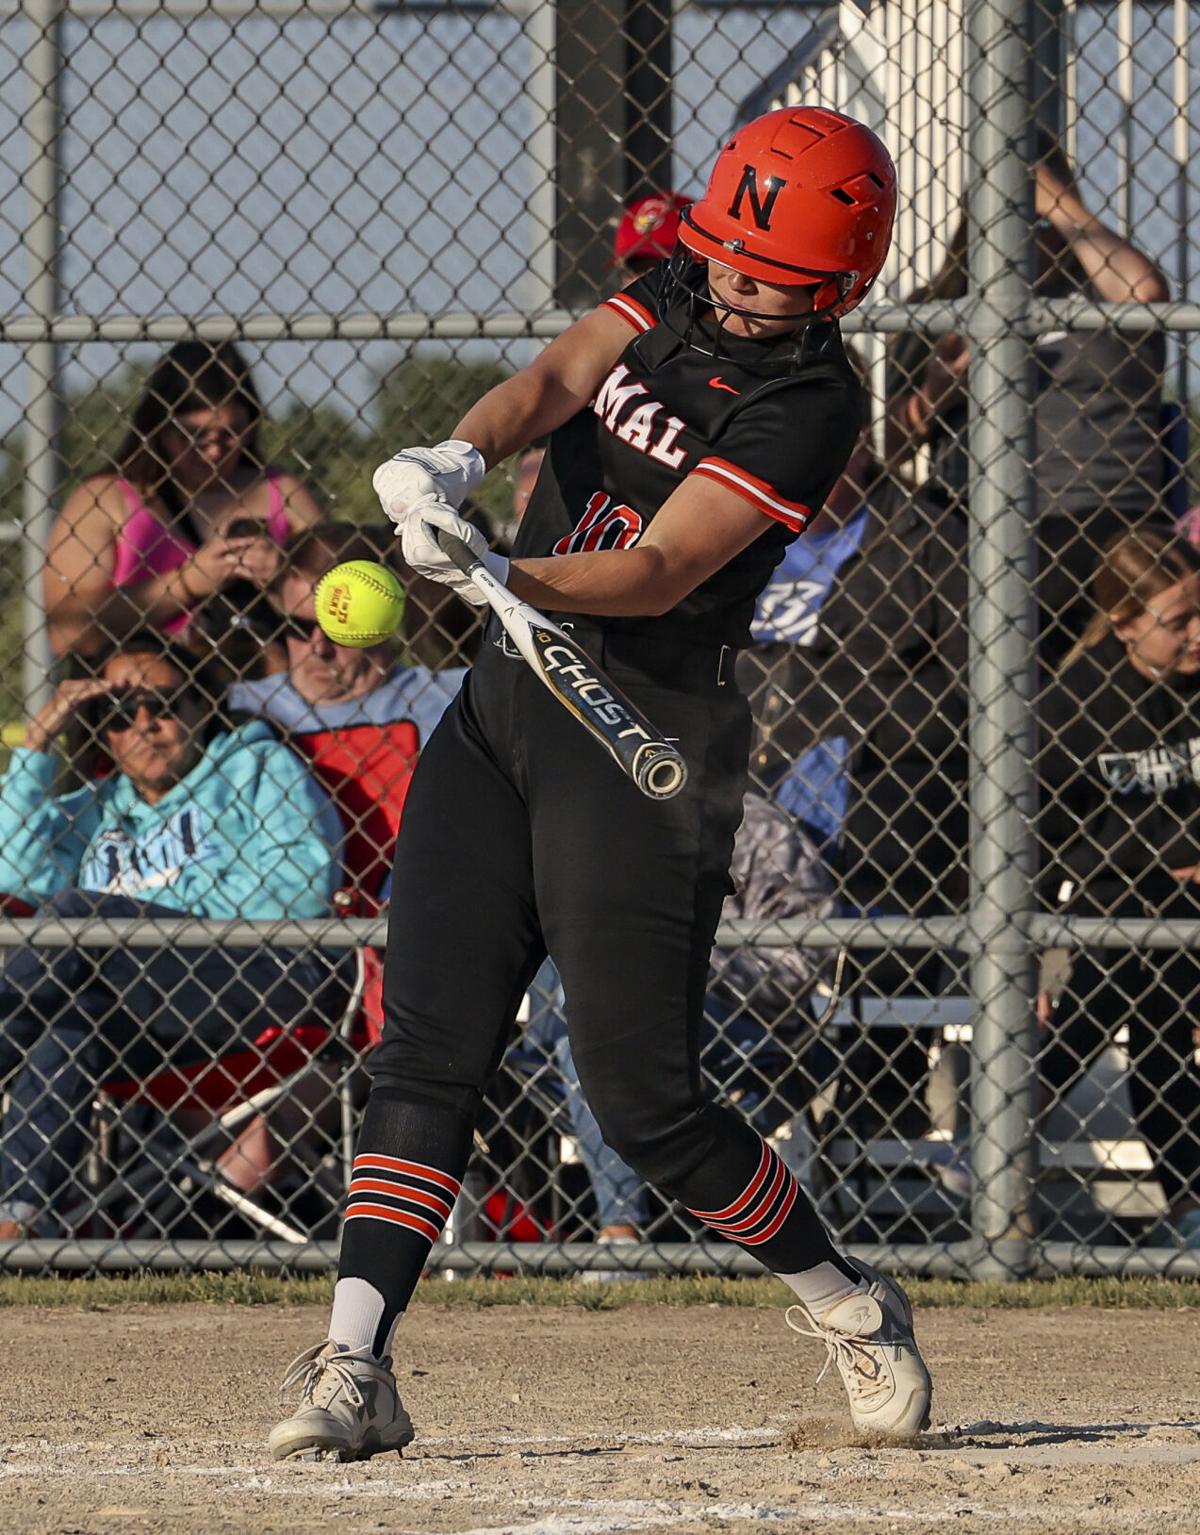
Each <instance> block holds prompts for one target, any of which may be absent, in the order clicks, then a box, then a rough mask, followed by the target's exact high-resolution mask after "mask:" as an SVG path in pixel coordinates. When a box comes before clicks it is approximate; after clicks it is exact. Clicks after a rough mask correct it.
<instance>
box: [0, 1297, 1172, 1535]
mask: <svg viewBox="0 0 1200 1535" xmlns="http://www.w3.org/2000/svg"><path fill="white" fill-rule="evenodd" d="M325 1315H326V1314H325V1312H324V1311H321V1310H317V1309H315V1308H307V1307H303V1308H302V1307H279V1308H275V1307H246V1308H242V1307H226V1306H211V1305H210V1306H200V1305H195V1306H129V1307H123V1306H122V1307H115V1308H112V1309H110V1310H107V1311H104V1312H100V1313H98V1312H96V1311H94V1310H93V1311H82V1310H79V1311H76V1310H71V1309H47V1310H34V1309H32V1308H24V1307H13V1308H11V1309H8V1310H6V1311H4V1312H2V1313H0V1337H2V1340H3V1346H4V1352H5V1355H6V1357H7V1358H8V1360H9V1368H8V1370H7V1372H6V1377H7V1381H6V1384H7V1390H6V1392H5V1400H4V1403H3V1405H2V1406H0V1455H2V1458H0V1529H3V1530H5V1531H6V1532H9V1531H12V1532H18V1531H20V1532H31V1535H68V1532H78V1535H93V1532H95V1535H99V1532H107V1531H116V1530H122V1531H161V1532H163V1535H192V1532H200V1531H205V1532H207V1531H214V1530H217V1531H237V1532H241V1531H247V1532H248V1531H254V1532H264V1535H269V1532H275V1531H278V1532H281V1535H284V1532H286V1535H303V1532H308V1531H321V1532H322V1535H326V1532H327V1531H329V1530H330V1529H331V1528H333V1527H336V1528H337V1530H338V1532H339V1535H341V1532H344V1531H350V1532H357V1531H388V1532H405V1531H412V1532H432V1531H444V1532H447V1535H449V1532H455V1535H463V1532H471V1535H508V1532H514V1535H515V1532H520V1535H610V1532H613V1535H615V1532H619V1531H624V1530H631V1531H633V1530H651V1531H658V1530H662V1531H671V1532H673V1535H684V1532H692V1531H695V1532H700V1531H704V1532H709V1531H713V1530H720V1531H731V1532H749V1531H760V1530H761V1531H765V1530H779V1531H786V1530H797V1531H808V1530H819V1529H832V1528H835V1527H836V1529H837V1530H838V1531H839V1535H858V1532H866V1531H872V1532H876V1531H886V1530H904V1531H909V1530H912V1531H916V1530H923V1529H930V1530H935V1529H937V1530H940V1529H942V1528H946V1527H953V1528H954V1529H956V1530H973V1529H975V1528H978V1529H980V1530H983V1529H987V1530H996V1531H1001V1530H1002V1531H1004V1532H1005V1535H1026V1532H1028V1535H1034V1532H1035V1531H1036V1532H1037V1535H1055V1532H1063V1535H1066V1532H1072V1535H1074V1532H1078V1535H1085V1532H1086V1535H1093V1532H1106V1531H1110V1530H1111V1531H1118V1530H1120V1531H1124V1530H1132V1529H1134V1528H1136V1529H1137V1531H1138V1532H1139V1535H1157V1532H1159V1531H1162V1532H1163V1535H1166V1532H1168V1531H1169V1532H1171V1535H1175V1532H1177V1531H1179V1530H1182V1529H1192V1528H1195V1527H1196V1525H1195V1520H1196V1509H1197V1507H1198V1506H1200V1313H1197V1312H1195V1311H1190V1310H1177V1311H1149V1310H1146V1311H1096V1310H1091V1309H1087V1308H1071V1309H1065V1310H1059V1309H1046V1310H1028V1311H1020V1310H995V1311H972V1310H967V1309H947V1310H938V1309H930V1310H926V1311H924V1312H923V1313H921V1314H920V1315H919V1317H918V1328H919V1336H920V1338H921V1342H922V1345H923V1348H924V1351H925V1354H926V1357H927V1358H928V1359H929V1361H930V1364H931V1366H932V1368H933V1371H934V1376H935V1380H936V1395H935V1398H934V1427H933V1430H932V1431H931V1432H929V1433H928V1434H926V1435H924V1436H923V1437H922V1439H921V1440H920V1442H919V1443H918V1444H916V1445H914V1446H912V1447H897V1446H893V1445H864V1444H861V1443H856V1442H855V1441H854V1439H853V1437H852V1435H851V1434H850V1432H849V1431H848V1427H847V1420H846V1417H845V1413H844V1410H843V1407H842V1401H841V1398H840V1390H841V1388H840V1386H839V1385H838V1384H837V1382H836V1381H835V1380H830V1379H828V1378H827V1379H826V1380H825V1381H824V1382H822V1384H821V1385H820V1386H819V1387H817V1386H814V1380H815V1377H816V1375H817V1373H818V1371H819V1369H820V1366H821V1363H822V1355H821V1350H820V1349H819V1348H818V1347H816V1346H815V1345H814V1346H813V1347H811V1348H810V1347H808V1346H807V1345H806V1344H805V1343H803V1342H802V1341H800V1340H797V1339H795V1338H794V1337H793V1336H792V1335H791V1334H790V1333H788V1331H787V1329H786V1328H785V1327H784V1324H783V1317H782V1314H781V1313H780V1312H776V1311H771V1310H751V1309H740V1308H723V1307H722V1308H718V1307H710V1306H698V1307H679V1308H676V1307H665V1306H660V1307H652V1306H628V1307H623V1308H621V1309H620V1310H616V1311H611V1312H603V1311H599V1312H598V1311H591V1310H587V1311H585V1310H572V1309H559V1308H553V1309H539V1308H533V1307H516V1306H499V1307H487V1308H480V1309H478V1310H476V1309H469V1308H464V1307H462V1306H457V1307H452V1308H451V1307H447V1308H442V1307H438V1306H421V1305H418V1306H416V1307H415V1308H414V1309H413V1311H412V1313H411V1314H410V1316H409V1317H408V1318H407V1319H406V1320H405V1321H404V1322H403V1323H402V1325H401V1328H400V1331H399V1333H398V1335H397V1342H396V1356H397V1373H398V1376H399V1378H400V1381H401V1388H402V1392H403V1394H404V1398H405V1401H406V1404H407V1405H408V1407H409V1410H410V1412H411V1413H412V1416H413V1419H414V1422H415V1423H416V1426H417V1439H416V1442H415V1443H414V1444H413V1445H412V1446H411V1447H410V1448H409V1449H408V1450H407V1451H406V1452H405V1453H404V1456H403V1457H400V1456H397V1455H394V1454H393V1455H387V1456H381V1457H377V1458H376V1459H374V1460H372V1461H368V1462H361V1463H355V1464H349V1465H342V1464H339V1463H337V1462H329V1461H326V1462H320V1463H283V1464H276V1463H273V1462H271V1461H270V1460H269V1459H268V1458H267V1455H266V1450H265V1443H264V1442H265V1439H266V1435H267V1432H268V1430H269V1429H270V1427H271V1425H272V1423H273V1422H274V1421H275V1418H276V1417H277V1416H279V1415H280V1414H281V1413H282V1411H283V1410H284V1409H283V1406H282V1405H281V1404H280V1403H279V1402H278V1398H277V1385H278V1381H279V1379H280V1377H281V1376H282V1374H283V1370H284V1367H285V1366H286V1364H287V1363H288V1361H289V1360H290V1359H291V1358H292V1357H293V1356H294V1355H295V1354H297V1353H299V1352H300V1350H301V1349H302V1348H304V1347H305V1346H306V1345H308V1344H309V1343H311V1342H313V1341H315V1339H316V1338H318V1337H319V1336H320V1333H321V1330H322V1326H323V1323H324V1320H325Z"/></svg>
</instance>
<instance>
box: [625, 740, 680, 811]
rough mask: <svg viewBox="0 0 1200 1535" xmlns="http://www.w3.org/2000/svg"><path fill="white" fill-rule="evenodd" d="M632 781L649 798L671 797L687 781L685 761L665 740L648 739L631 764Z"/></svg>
mask: <svg viewBox="0 0 1200 1535" xmlns="http://www.w3.org/2000/svg"><path fill="white" fill-rule="evenodd" d="M633 781H634V783H635V784H636V785H637V786H638V788H639V789H640V790H641V791H642V793H643V794H645V795H646V796H647V797H648V798H649V799H673V798H674V796H675V795H676V794H678V793H679V791H680V789H682V788H683V786H684V784H685V783H687V763H686V762H685V761H684V760H683V758H682V757H681V756H680V755H679V753H678V752H677V751H676V750H675V748H674V747H673V746H669V745H668V744H667V742H665V741H648V742H647V743H646V745H645V746H643V747H642V749H641V750H640V751H639V752H638V754H637V757H636V758H635V759H634V764H633Z"/></svg>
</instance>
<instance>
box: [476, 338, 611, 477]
mask: <svg viewBox="0 0 1200 1535" xmlns="http://www.w3.org/2000/svg"><path fill="white" fill-rule="evenodd" d="M631 335H632V333H631V331H630V329H629V326H628V325H627V324H626V322H625V321H624V320H623V319H621V318H620V316H619V315H616V314H614V313H613V312H612V311H611V310H608V309H597V310H595V311H593V313H591V314H589V315H585V316H584V317H583V319H582V320H576V322H575V324H574V325H572V326H571V327H570V329H569V330H566V331H564V332H563V334H562V335H561V336H559V337H558V338H557V339H556V340H554V341H552V342H551V343H550V345H549V346H548V347H547V348H546V350H545V351H544V352H543V353H542V355H541V356H540V357H538V358H537V359H535V361H533V362H532V363H530V364H529V366H528V367H527V368H522V369H521V371H520V372H519V373H514V374H513V376H512V378H506V379H505V380H504V382H503V383H501V384H497V385H496V387H495V388H494V389H489V390H488V392H487V394H485V395H484V396H483V398H482V399H481V400H478V401H477V402H476V403H475V404H474V405H472V407H471V409H470V410H469V411H468V412H467V413H466V415H465V416H464V417H463V418H462V420H461V421H460V422H459V423H458V426H457V427H456V428H455V430H454V435H455V437H458V438H461V439H462V440H463V441H464V442H469V443H473V444H474V445H475V447H477V448H478V449H479V451H480V452H481V453H482V454H483V457H484V459H485V461H486V463H487V466H488V468H489V469H492V468H494V467H495V466H496V465H497V464H499V463H501V462H503V460H504V459H506V458H509V457H510V456H511V455H512V454H513V453H516V452H517V451H518V449H520V448H524V447H527V446H528V444H529V443H531V442H532V441H533V439H534V438H535V437H542V436H544V435H545V434H546V433H547V432H552V431H553V430H554V429H555V427H559V426H562V424H563V423H564V422H565V421H569V420H570V419H571V417H572V416H574V415H576V414H578V412H579V411H581V410H583V409H584V408H585V407H586V406H587V404H588V402H589V401H590V400H591V399H592V396H593V395H594V394H595V392H596V390H597V388H598V387H599V385H600V383H601V380H602V379H603V378H604V376H605V374H606V373H607V372H608V371H609V369H610V368H611V367H612V366H613V364H614V363H615V362H616V361H617V358H618V357H620V355H621V353H622V352H623V351H624V350H625V348H626V347H627V346H628V345H629V342H630V339H631Z"/></svg>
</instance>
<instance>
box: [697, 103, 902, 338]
mask: <svg viewBox="0 0 1200 1535" xmlns="http://www.w3.org/2000/svg"><path fill="white" fill-rule="evenodd" d="M895 216H896V167H895V166H894V165H893V164H892V158H891V156H890V155H889V154H888V152H887V150H886V149H885V148H884V147H883V145H882V144H881V143H880V141H879V140H878V139H877V138H876V137H875V135H874V134H873V133H872V132H871V130H870V129H869V128H865V127H864V126H863V125H862V123H858V122H855V121H854V119H853V118H852V117H845V116H843V115H842V113H840V112H830V111H827V110H826V109H825V108H824V107H782V108H780V109H779V110H778V111H776V112H768V113H766V114H765V115H764V116H763V117H757V118H755V119H754V121H753V122H750V123H747V124H746V125H745V127H742V128H738V129H737V130H736V132H735V133H734V135H733V137H732V138H731V139H730V140H729V142H728V143H727V144H726V145H725V147H724V149H722V151H721V153H720V154H719V155H718V156H717V162H716V164H715V165H714V166H713V170H712V175H711V176H710V177H709V180H708V187H707V188H706V190H705V192H704V195H703V197H701V198H700V200H699V201H698V202H695V203H693V204H692V205H691V207H690V208H686V209H685V210H684V212H683V214H682V222H681V224H680V228H679V238H680V241H681V242H682V243H683V244H684V245H685V246H687V248H688V250H690V251H691V252H692V253H693V254H694V255H696V256H702V257H705V258H711V259H712V260H714V261H719V262H721V263H722V264H723V265H725V266H728V267H733V268H734V270H735V271H738V272H744V273H745V274H746V276H747V277H755V278H759V279H761V280H762V281H764V282H776V283H803V282H804V281H805V280H806V279H810V280H812V282H813V283H814V284H815V285H816V287H817V292H816V293H815V294H814V295H813V310H814V314H815V315H819V316H837V315H843V314H848V313H849V312H850V310H851V309H853V308H854V307H855V306H856V305H857V304H859V303H861V302H862V300H863V298H864V297H865V296H866V293H867V290H868V289H869V288H870V286H871V284H872V283H873V282H874V281H875V279H876V277H878V276H879V272H880V269H881V268H882V266H883V262H884V258H885V257H886V256H887V252H888V245H889V244H890V242H891V238H892V222H893V220H894V218H895Z"/></svg>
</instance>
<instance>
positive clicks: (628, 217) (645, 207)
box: [612, 192, 688, 266]
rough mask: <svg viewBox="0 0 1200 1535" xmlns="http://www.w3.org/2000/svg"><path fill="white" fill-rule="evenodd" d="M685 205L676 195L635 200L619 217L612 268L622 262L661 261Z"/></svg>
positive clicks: (674, 236)
mask: <svg viewBox="0 0 1200 1535" xmlns="http://www.w3.org/2000/svg"><path fill="white" fill-rule="evenodd" d="M687 205H688V199H687V198H686V197H680V196H679V194H678V193H677V192H651V194H650V195H649V197H637V198H635V199H634V200H633V202H631V203H630V204H629V206H628V207H627V208H625V209H624V210H623V212H622V214H621V221H620V223H619V224H618V225H617V233H616V235H615V237H614V239H613V254H612V259H613V265H614V266H620V265H621V263H622V262H624V261H665V260H666V259H667V257H668V256H670V254H671V252H672V251H673V250H674V249H675V241H676V240H677V239H678V237H679V215H680V213H681V212H682V211H683V209H684V208H686V207H687Z"/></svg>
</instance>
